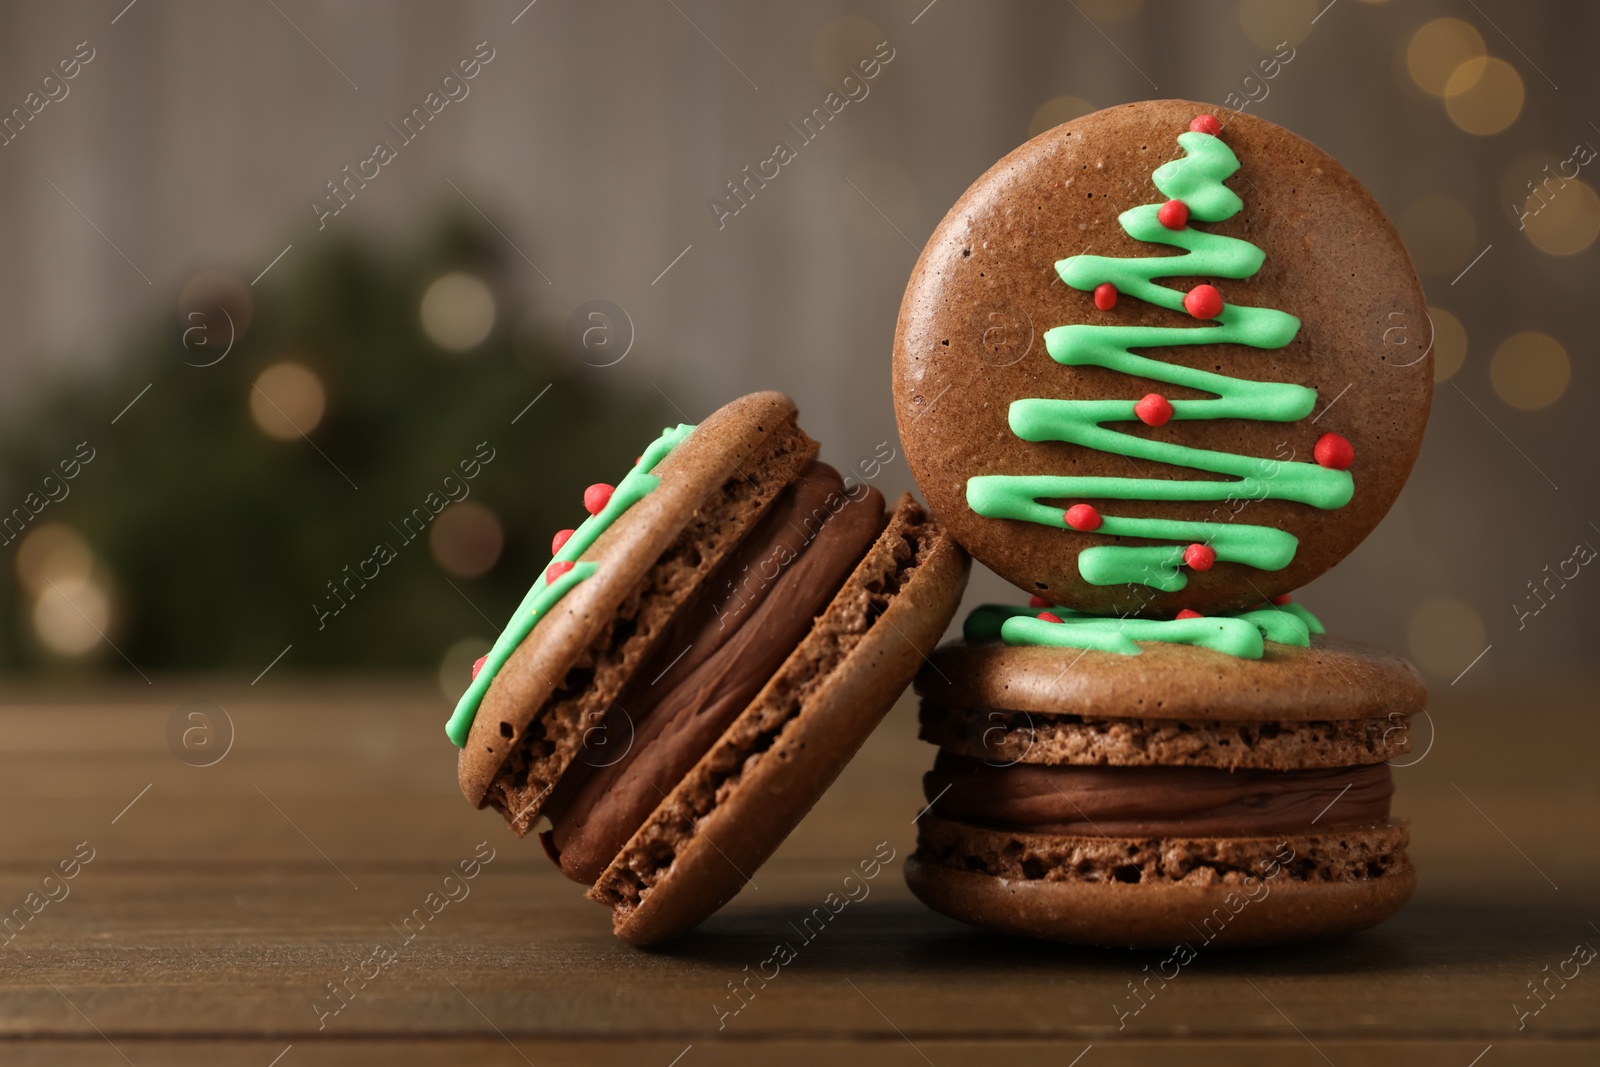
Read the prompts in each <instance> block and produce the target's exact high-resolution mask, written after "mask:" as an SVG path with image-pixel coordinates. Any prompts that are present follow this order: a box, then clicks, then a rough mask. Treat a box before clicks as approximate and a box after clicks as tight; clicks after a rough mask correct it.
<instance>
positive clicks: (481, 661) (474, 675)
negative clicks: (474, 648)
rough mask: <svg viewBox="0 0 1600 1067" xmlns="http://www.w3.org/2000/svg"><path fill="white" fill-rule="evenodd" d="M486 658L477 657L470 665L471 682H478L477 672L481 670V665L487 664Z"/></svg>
mask: <svg viewBox="0 0 1600 1067" xmlns="http://www.w3.org/2000/svg"><path fill="white" fill-rule="evenodd" d="M488 659H489V657H488V656H479V657H478V661H477V662H476V663H474V664H473V665H472V680H473V681H477V680H478V672H479V671H481V670H483V665H484V664H485V663H486V662H488Z"/></svg>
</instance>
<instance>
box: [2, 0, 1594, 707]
mask: <svg viewBox="0 0 1600 1067" xmlns="http://www.w3.org/2000/svg"><path fill="white" fill-rule="evenodd" d="M1597 39H1600V8H1596V7H1595V6H1593V5H1589V4H1578V3H1549V4H1541V5H1532V4H1513V3H1509V2H1506V0H1481V2H1480V3H1473V2H1468V3H1465V4H1462V3H1454V2H1444V0H1438V2H1430V0H1388V2H1381V0H1379V2H1372V0H1334V2H1333V3H1329V2H1328V0H1303V2H1302V0H1204V2H1183V3H1179V2H1177V0H1143V2H1140V0H1076V2H1075V3H1073V2H1068V3H1059V4H1055V3H1053V4H1042V3H982V4H979V3H975V2H970V0H934V2H933V3H929V2H928V0H876V2H874V0H864V2H852V3H810V4H789V5H766V4H763V5H755V4H742V3H732V2H725V0H659V2H657V0H628V2H620V0H603V2H589V3H582V4H580V3H575V2H572V0H537V2H535V3H532V4H527V3H526V0H481V2H472V3H436V2H428V3H424V2H421V0H414V2H407V3H369V2H347V3H337V4H334V3H314V2H311V0H260V2H254V0H250V2H243V0H240V2H230V3H226V4H217V3H203V2H200V0H135V2H134V3H132V4H129V3H127V0H106V2H99V0H96V2H92V3H90V2H85V3H74V4H70V5H68V4H59V3H52V2H44V0H29V2H16V3H12V4H8V5H7V9H6V14H5V33H4V34H3V35H0V71H4V74H3V75H0V115H4V116H6V117H5V118H3V120H0V141H3V143H0V205H3V206H0V247H3V248H4V254H3V255H0V319H3V321H4V322H5V324H6V330H5V332H4V337H3V341H0V542H3V546H0V547H3V549H4V552H5V553H6V555H7V557H8V558H6V559H5V560H4V561H3V566H0V677H3V678H5V679H10V680H12V681H13V682H15V681H18V680H21V679H25V678H34V679H42V680H44V681H47V682H52V683H53V682H59V681H64V680H72V679H93V680H107V679H115V678H126V679H129V680H132V681H134V682H139V680H140V678H141V677H144V678H151V677H156V676H159V675H162V674H173V673H177V672H207V673H213V674H216V673H223V674H228V675H231V676H234V677H238V678H241V679H245V678H251V677H255V678H259V677H260V676H261V674H262V673H264V672H265V671H266V670H269V669H271V670H276V671H280V672H283V673H286V674H287V673H290V672H309V671H332V670H369V669H373V670H387V671H405V672H412V673H426V674H428V675H430V676H435V677H437V678H438V679H439V682H438V687H439V700H440V704H441V707H442V706H443V704H444V702H445V701H446V700H447V699H453V697H454V696H455V695H456V694H457V693H458V692H459V691H460V690H461V689H462V688H464V687H465V685H466V682H467V672H468V668H469V666H470V664H471V662H472V660H473V659H475V658H476V657H477V656H478V655H480V654H482V652H483V651H484V650H486V649H487V647H488V645H489V644H490V642H491V641H492V638H493V637H494V635H495V634H496V633H497V632H498V630H499V627H500V625H501V623H502V622H503V621H504V619H505V618H506V616H507V615H508V614H509V612H510V610H511V608H512V607H513V606H514V605H515V603H516V602H517V600H518V599H519V598H520V596H521V594H522V592H523V591H524V589H525V588H526V587H527V585H528V584H529V583H530V582H531V580H532V579H533V577H534V576H535V574H536V573H537V571H538V570H539V568H541V567H542V566H543V565H544V563H545V562H546V560H547V559H548V555H549V548H548V545H549V539H550V537H551V534H552V533H553V532H554V531H556V530H558V529H560V528H563V527H569V526H573V525H576V523H577V521H578V520H579V519H580V518H582V516H583V512H582V504H581V492H582V489H583V487H584V486H585V485H587V484H589V483H591V482H595V481H615V480H616V479H617V478H618V477H620V475H621V473H622V472H623V470H624V469H625V467H626V466H627V465H628V464H629V463H631V461H632V459H633V457H634V456H635V455H636V454H637V452H638V451H639V449H640V447H641V446H642V445H643V444H644V443H646V442H648V441H649V440H650V439H652V438H653V437H654V436H655V435H656V434H657V433H658V432H659V431H660V428H661V427H662V426H664V425H668V424H671V423H676V422H679V421H686V422H693V421H698V420H699V419H701V418H703V417H704V416H705V415H706V414H707V413H708V412H709V411H710V410H712V409H713V408H714V407H716V406H717V405H719V404H721V403H723V402H725V401H727V400H729V399H731V398H733V397H734V396H737V395H739V394H741V393H744V392H748V391H751V390H755V389H764V388H775V389H781V390H784V391H786V392H788V393H790V394H791V395H793V396H794V397H795V398H796V400H797V401H798V402H799V405H800V409H801V414H802V424H803V425H804V426H805V428H806V429H807V430H808V431H809V432H810V433H811V434H812V435H813V436H815V437H817V438H818V439H819V440H821V441H822V442H823V444H824V449H823V458H824V459H827V460H830V461H831V462H833V463H835V464H836V465H838V466H841V467H850V466H854V465H856V464H857V463H858V462H859V461H863V460H871V459H873V458H874V457H879V458H881V455H882V452H881V451H880V443H881V442H885V441H887V442H890V443H891V444H895V445H897V442H896V438H895V426H894V418H893V411H892V407H891V402H890V394H889V374H888V363H889V353H890V344H891V339H892V334H893V330H894V322H895V316H896V312H897V310H898V304H899V299H900V294H901V291H902V289H903V287H904V285H905V282H906V279H907V277H908V274H909V272H910V269H911V266H912V264H913V262H914V261H915V258H916V255H917V252H918V250H919V249H920V247H921V245H922V243H923V241H924V240H925V239H926V238H927V236H928V235H929V233H930V232H931V231H932V229H933V227H934V226H935V225H936V224H937V222H938V221H939V219H940V218H941V216H942V215H943V213H944V211H945V210H946V209H947V208H948V206H949V205H950V204H951V203H952V202H954V200H955V199H956V198H957V197H958V196H959V195H960V193H961V192H962V191H963V190H964V189H965V188H966V187H967V185H968V184H969V183H971V182H972V181H973V179H975V178H976V177H977V176H978V175H979V174H981V173H982V172H983V171H984V170H985V169H986V168H988V167H989V165H990V164H992V163H993V162H994V161H995V160H996V159H997V158H999V157H1000V156H1001V155H1003V154H1004V153H1005V152H1007V151H1009V150H1010V149H1012V148H1013V147H1015V146H1016V145H1018V144H1019V143H1021V142H1022V141H1024V140H1026V139H1027V138H1028V137H1029V136H1031V135H1033V134H1036V133H1038V132H1040V131H1042V130H1043V129H1046V128H1048V127H1049V126H1052V125H1054V124H1056V123H1059V122H1062V121H1065V120H1067V119H1070V118H1073V117H1075V116H1077V115H1079V114H1082V113H1085V112H1087V111H1090V110H1094V109H1098V108H1101V107H1106V106H1109V105H1112V104H1117V103H1122V102H1125V101H1129V100H1136V99H1140V98H1148V97H1156V96H1160V97H1168V96H1171V97H1189V98H1193V99H1197V100H1203V101H1209V102H1212V103H1215V104H1217V105H1219V106H1220V105H1230V106H1235V107H1244V108H1245V109H1247V110H1249V111H1251V112H1253V113H1255V114H1259V115H1262V116H1264V117H1266V118H1268V119H1271V120H1272V121H1275V122H1277V123H1280V124H1282V125H1284V126H1287V127H1288V128H1290V129H1292V130H1294V131H1296V132H1297V133H1299V134H1301V135H1303V136H1305V137H1307V138H1309V139H1311V140H1313V141H1315V142H1316V143H1317V144H1319V145H1321V146H1322V147H1323V148H1325V149H1326V150H1328V151H1329V152H1331V153H1332V154H1333V155H1335V156H1337V157H1338V158H1340V159H1341V160H1342V161H1343V162H1344V163H1345V164H1346V165H1347V166H1348V167H1349V168H1350V169H1351V170H1352V171H1353V172H1354V173H1355V174H1356V175H1357V176H1358V177H1359V178H1360V179H1361V180H1362V181H1364V182H1365V183H1366V184H1367V185H1368V186H1369V187H1370V188H1371V189H1372V191H1373V192H1374V193H1375V195H1376V196H1377V198H1378V200H1379V201H1380V202H1381V203H1382V204H1383V205H1384V207H1385V208H1386V209H1387V211H1388V212H1389V214H1390V216H1391V218H1393V219H1394V220H1395V222H1396V224H1397V225H1398V226H1399V227H1400V229H1401V231H1402V233H1403V234H1404V236H1405V239H1406V241H1407V243H1408V245H1409V246H1410V248H1411V251H1412V255H1413V257H1414V259H1415V260H1416V263H1417V267H1418V269H1419V271H1420V273H1421V275H1422V278H1423V281H1424V285H1425V287H1426V290H1427V292H1428V296H1429V303H1430V304H1431V305H1432V312H1431V314H1432V318H1433V326H1434V348H1435V354H1436V358H1437V366H1438V372H1437V378H1438V385H1437V389H1436V394H1435V400H1434V407H1433V415H1432V421H1431V423H1430V425H1429V428H1428V434H1427V438H1426V442H1425V445H1424V448H1423V451H1422V456H1421V459H1420V461H1419V463H1418V465H1417V468H1416V471H1415V473H1414V475H1413V477H1412V479H1411V482H1410V483H1409V485H1408V487H1407V488H1406V490H1405V492H1404V493H1403V495H1402V496H1401V497H1400V500H1399V502H1398V504H1397V505H1396V506H1395V508H1394V510H1393V511H1392V512H1391V513H1390V515H1389V517H1388V518H1387V519H1386V520H1385V522H1384V523H1383V524H1382V526H1380V527H1379V529H1378V531H1377V532H1376V533H1375V534H1374V535H1373V536H1372V537H1371V538H1370V539H1369V540H1368V541H1367V542H1366V543H1365V544H1364V545H1363V546H1362V547H1361V548H1360V549H1358V550H1357V551H1356V552H1355V553H1354V554H1353V555H1352V556H1351V557H1350V559H1349V560H1348V561H1346V562H1345V563H1344V564H1343V565H1341V566H1340V567H1339V568H1337V569H1336V570H1335V571H1334V572H1333V573H1331V574H1330V575H1328V576H1326V577H1324V578H1323V579H1321V580H1320V581H1318V582H1317V583H1315V584H1314V585H1313V586H1311V587H1309V588H1308V589H1306V590H1305V591H1304V593H1303V595H1302V596H1301V597H1300V599H1301V600H1302V601H1303V602H1304V603H1306V604H1307V605H1308V606H1309V607H1311V609H1312V610H1313V611H1316V612H1318V613H1319V614H1320V615H1321V616H1322V617H1323V619H1324V620H1325V621H1326V622H1327V623H1328V625H1329V628H1330V629H1331V630H1334V631H1336V632H1339V633H1342V634H1345V635H1348V636H1351V637H1355V638H1359V639H1362V640H1367V641H1371V642H1375V643H1378V644H1382V645H1385V646H1388V647H1391V648H1394V649H1397V650H1402V651H1405V652H1407V653H1408V654H1409V655H1411V656H1412V657H1413V658H1414V659H1415V660H1416V661H1417V662H1418V663H1419V664H1420V665H1421V666H1422V668H1423V669H1424V671H1425V673H1426V674H1427V675H1428V677H1429V679H1430V681H1431V682H1432V683H1434V684H1435V685H1436V686H1447V685H1450V684H1452V682H1454V681H1461V684H1463V685H1467V684H1477V683H1479V682H1482V681H1484V680H1499V681H1502V682H1504V681H1512V682H1514V681H1516V680H1518V679H1522V678H1526V677H1529V676H1532V675H1535V674H1539V673H1541V672H1549V671H1551V670H1562V669H1575V668H1577V667H1578V666H1580V665H1583V666H1587V661H1586V660H1585V659H1583V658H1582V657H1584V656H1585V655H1586V654H1587V652H1588V646H1589V644H1590V641H1591V640H1592V636H1591V635H1592V634H1593V633H1594V632H1595V628H1596V626H1597V624H1600V608H1597V604H1600V600H1597V598H1596V596H1595V595H1594V592H1593V591H1592V590H1590V589H1589V588H1588V587H1589V585H1590V584H1591V583H1600V578H1591V577H1588V576H1587V575H1586V574H1584V573H1583V571H1584V569H1585V566H1584V561H1585V560H1586V559H1587V558H1588V557H1589V556H1592V555H1593V554H1594V550H1593V549H1592V548H1588V547H1587V546H1589V545H1595V546H1600V527H1597V526H1596V525H1595V523H1596V522H1600V508H1596V507H1594V490H1595V488H1596V481H1597V479H1596V467H1597V465H1596V462H1595V461H1596V458H1597V450H1596V447H1595V444H1594V437H1593V435H1592V434H1591V433H1590V432H1589V427H1588V426H1587V424H1586V423H1585V422H1584V416H1583V415H1582V412H1583V411H1584V410H1585V408H1586V406H1587V405H1588V404H1589V403H1591V402H1594V401H1596V399H1600V391H1597V386H1596V382H1595V376H1594V374H1593V373H1592V370H1591V368H1589V367H1588V366H1587V364H1586V363H1585V362H1584V360H1586V359H1592V358H1593V356H1592V350H1591V348H1590V343H1591V342H1590V340H1589V335H1590V330H1591V327H1589V326H1586V325H1585V322H1584V319H1585V317H1586V316H1587V315H1590V314H1593V305H1592V304H1591V303H1590V301H1591V300H1593V299H1594V296H1595V288H1596V280H1597V273H1596V266H1597V258H1596V257H1597V256H1600V251H1597V249H1596V247H1595V239H1596V236H1597V234H1600V197H1597V195H1596V192H1595V188H1594V187H1595V184H1596V182H1597V179H1596V177H1595V175H1596V174H1597V173H1600V167H1596V166H1591V165H1590V164H1591V163H1593V162H1594V160H1595V157H1596V151H1595V148H1594V147H1591V146H1600V127H1597V126H1596V125H1595V122H1594V120H1600V110H1593V109H1592V101H1593V100H1594V99H1595V98H1596V90H1597V89H1600V73H1597V70H1596V68H1595V66H1594V64H1593V62H1592V57H1591V56H1590V55H1589V54H1588V53H1589V51H1590V50H1591V46H1592V43H1593V42H1594V41H1595V40H1597ZM1286 56H1287V57H1289V58H1285V57H1286ZM868 59H876V60H877V69H876V73H875V75H874V76H873V77H871V78H870V79H866V80H862V79H860V78H859V77H858V78H857V79H856V80H855V81H853V82H852V83H851V85H853V86H854V88H850V87H849V86H847V85H845V83H844V78H845V76H846V74H847V73H849V72H850V71H851V70H852V69H857V70H859V67H858V65H859V64H860V63H861V61H863V60H868ZM831 92H838V93H839V94H840V95H841V96H845V97H847V99H846V101H845V103H844V105H843V106H842V107H840V108H839V109H838V112H837V114H834V115H833V116H832V118H831V119H830V121H829V122H828V123H827V125H826V127H825V128H824V129H823V130H822V132H821V133H819V134H816V135H815V137H814V138H812V139H811V140H809V141H806V142H802V140H801V138H799V137H797V136H796V135H795V132H794V131H793V129H792V128H791V126H790V125H789V124H790V123H798V122H799V121H800V119H801V118H802V117H804V116H807V115H808V114H810V113H811V112H812V110H813V109H814V108H818V107H823V106H824V105H825V100H826V99H827V98H828V94H829V93H831ZM834 99H835V100H837V99H838V97H835V98H834ZM778 141H785V142H787V143H789V144H790V145H791V146H793V148H794V158H792V159H790V160H789V161H788V162H787V163H786V164H785V165H784V166H783V167H782V169H781V171H780V173H779V176H778V177H777V178H774V179H771V180H770V181H767V182H766V184H765V185H764V186H759V187H757V186H755V185H748V186H742V187H741V188H742V189H743V190H744V191H745V195H744V196H743V197H740V198H735V196H734V195H733V194H732V193H731V192H730V187H729V183H732V182H739V181H743V179H744V178H745V176H746V168H747V167H748V168H752V169H753V168H755V167H756V166H757V165H758V164H761V163H762V162H763V161H765V160H767V159H769V157H771V156H772V155H773V148H774V144H775V142H778ZM769 173H770V172H769ZM751 189H754V192H753V193H751V192H750V191H749V190H751ZM876 484H878V485H879V486H880V487H881V488H883V489H884V491H885V492H886V493H890V494H893V493H897V492H898V491H900V490H901V489H904V488H910V482H909V477H908V474H907V472H906V468H905V464H904V461H903V458H900V457H898V452H896V459H894V460H892V461H891V462H889V463H887V464H885V465H884V466H883V469H882V471H881V473H880V474H879V476H878V477H877V479H876ZM419 509H420V510H419ZM435 516H436V517H435ZM408 518H409V519H410V520H411V522H410V525H408V524H407V520H408ZM419 531H420V532H419ZM380 546H383V549H386V550H387V551H384V550H383V549H380ZM1008 588H1009V587H1006V586H1004V585H1003V583H1001V582H999V581H998V580H997V579H995V578H993V576H990V575H986V574H979V575H975V579H974V582H973V586H972V591H971V592H970V593H969V604H970V603H976V602H978V601H979V600H988V599H996V598H1009V597H1010V596H1011V594H1010V593H1009V592H1008ZM1596 588H1600V584H1596ZM275 657H276V658H275ZM1469 670H1470V672H1471V673H1470V674H1465V672H1467V671H1469ZM1463 676H1465V680H1462V679H1463ZM141 684H142V683H141ZM430 684H431V683H430Z"/></svg>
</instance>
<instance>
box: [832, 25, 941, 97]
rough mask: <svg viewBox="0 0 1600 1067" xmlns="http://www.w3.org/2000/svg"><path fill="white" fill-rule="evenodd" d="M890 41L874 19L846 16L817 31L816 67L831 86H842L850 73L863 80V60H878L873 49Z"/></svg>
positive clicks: (833, 87)
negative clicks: (874, 56) (874, 57)
mask: <svg viewBox="0 0 1600 1067" xmlns="http://www.w3.org/2000/svg"><path fill="white" fill-rule="evenodd" d="M919 28H920V27H919ZM887 40H888V37H887V36H886V35H885V34H884V32H883V30H882V29H881V28H880V27H879V26H878V24H877V23H876V22H873V21H872V20H871V19H865V18H862V17H861V16H860V15H842V16H840V17H839V18H836V19H833V20H832V21H830V22H829V23H828V24H827V25H825V26H823V27H822V29H820V30H818V31H817V36H816V39H815V40H813V41H812V42H811V66H812V69H813V70H815V71H816V72H817V77H819V78H821V79H822V81H823V83H824V84H825V85H827V86H828V87H829V88H831V89H838V88H840V83H841V82H842V81H843V80H844V78H845V76H846V75H850V76H852V77H854V78H855V79H856V81H862V80H863V79H862V76H861V68H860V63H861V61H862V60H868V61H872V62H877V61H876V60H874V59H873V50H874V49H875V48H877V47H878V45H879V44H881V43H882V42H884V41H887ZM884 54H885V55H887V54H888V53H887V52H885V53H884ZM856 91H859V90H856ZM868 92H871V90H870V89H869V90H868Z"/></svg>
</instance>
